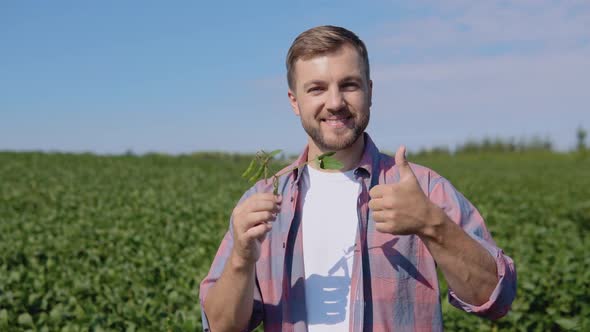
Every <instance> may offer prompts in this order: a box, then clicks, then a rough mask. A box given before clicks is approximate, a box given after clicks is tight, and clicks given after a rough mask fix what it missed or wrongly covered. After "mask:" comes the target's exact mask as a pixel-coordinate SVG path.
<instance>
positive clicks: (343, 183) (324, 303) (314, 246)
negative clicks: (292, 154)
mask: <svg viewBox="0 0 590 332" xmlns="http://www.w3.org/2000/svg"><path fill="white" fill-rule="evenodd" d="M308 168H309V167H306V168H305V169H304V170H303V179H302V180H303V182H302V188H301V189H302V190H301V202H300V203H301V204H303V205H302V230H303V256H304V257H303V261H304V267H305V301H306V308H307V321H308V331H309V332H318V331H322V332H325V331H345V330H348V317H349V300H350V282H351V279H350V271H351V270H352V257H353V253H354V248H355V245H354V243H355V237H356V231H357V225H358V215H357V199H358V193H359V188H360V185H359V183H358V182H356V181H355V179H354V174H353V171H349V172H344V173H327V172H322V171H318V170H315V169H313V168H311V169H308Z"/></svg>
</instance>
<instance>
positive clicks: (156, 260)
mask: <svg viewBox="0 0 590 332" xmlns="http://www.w3.org/2000/svg"><path fill="white" fill-rule="evenodd" d="M427 158H429V159H427ZM248 162H249V159H248V157H247V156H236V155H225V154H196V155H190V156H178V157H169V156H164V155H147V156H141V157H137V156H100V157H99V156H93V155H89V154H42V153H10V152H3V153H0V331H8V332H10V331H27V330H30V331H195V330H200V329H201V322H200V308H199V305H198V286H199V282H200V280H201V279H202V278H203V277H204V276H205V274H206V272H207V271H208V269H209V265H210V263H211V260H212V258H213V256H214V255H215V251H216V250H217V247H218V244H219V242H220V240H221V237H222V236H223V234H224V232H225V231H226V229H227V224H228V219H229V215H230V213H231V211H232V209H233V207H234V204H235V203H236V202H237V200H238V199H239V197H240V196H241V194H242V193H243V191H244V190H246V189H247V187H248V183H246V182H245V181H243V180H242V179H241V178H240V174H241V172H242V171H243V170H244V169H245V167H246V166H247V165H248ZM415 162H418V163H421V164H423V165H426V166H429V167H431V168H433V169H435V170H436V171H437V172H439V173H440V174H442V175H443V176H445V177H447V178H449V179H450V180H451V181H452V182H453V183H454V184H455V186H456V187H457V188H458V189H459V190H460V191H462V192H463V193H464V194H465V195H466V196H467V197H468V198H469V199H470V200H471V201H472V202H473V203H474V204H475V205H476V206H477V207H478V208H479V210H480V212H482V214H483V215H484V217H485V218H486V222H487V225H488V227H489V228H490V230H491V232H492V233H493V236H494V238H495V240H496V242H498V244H499V246H501V247H502V248H503V249H504V250H505V252H506V253H507V254H509V255H510V256H511V257H512V258H513V259H514V260H515V262H516V266H517V270H518V278H519V279H518V295H517V299H516V301H515V303H514V305H513V310H512V312H511V313H510V314H509V315H508V316H507V317H506V318H504V319H502V320H499V321H497V322H490V321H487V320H483V319H480V318H477V317H474V316H470V315H467V314H464V313H462V312H459V311H458V310H456V309H455V308H452V307H451V306H449V305H448V304H447V302H446V298H444V295H443V303H444V304H443V316H444V319H445V327H446V329H447V330H450V331H458V330H464V331H473V330H481V331H495V330H501V331H504V330H505V331H550V330H554V331H555V330H568V329H574V330H576V329H577V330H580V331H586V330H590V269H589V268H588V266H590V255H588V254H587V253H588V252H589V249H590V242H589V240H590V236H589V234H590V233H589V230H590V176H589V175H590V162H588V161H585V162H582V161H579V160H577V159H576V158H574V157H570V156H568V155H557V154H530V155H529V154H523V155H479V156H477V157H473V156H469V155H466V156H458V157H449V156H442V157H441V156H438V157H437V156H431V157H422V159H420V160H415ZM444 287H445V286H444V282H443V288H444Z"/></svg>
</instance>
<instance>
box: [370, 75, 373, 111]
mask: <svg viewBox="0 0 590 332" xmlns="http://www.w3.org/2000/svg"><path fill="white" fill-rule="evenodd" d="M371 106H373V80H369V107H371Z"/></svg>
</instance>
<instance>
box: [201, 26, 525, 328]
mask: <svg viewBox="0 0 590 332" xmlns="http://www.w3.org/2000/svg"><path fill="white" fill-rule="evenodd" d="M287 72H288V74H287V77H288V83H289V92H288V96H289V99H290V102H291V106H292V108H293V111H294V112H295V114H296V115H297V116H299V117H300V118H301V123H302V125H303V128H304V129H305V131H306V133H307V135H308V145H307V147H306V149H305V150H304V152H303V154H302V155H301V156H300V157H299V159H298V160H297V161H296V162H295V163H294V164H293V165H292V166H291V167H293V170H292V171H290V172H287V173H286V174H285V175H283V176H281V177H280V185H279V193H280V194H279V195H278V196H274V195H273V194H272V185H271V184H270V182H271V181H269V182H268V184H266V183H265V181H260V182H259V183H257V184H256V185H255V186H254V187H253V188H251V189H250V190H249V191H248V192H246V193H245V194H244V196H243V197H242V199H241V200H240V202H239V203H238V205H237V206H236V208H235V209H234V211H233V213H232V218H231V221H230V229H229V231H228V232H227V234H226V235H225V237H224V239H223V241H222V243H221V246H220V248H219V251H218V253H217V255H216V257H215V259H214V262H213V265H212V267H211V270H210V272H209V274H208V275H207V277H206V278H205V279H204V280H203V282H202V284H201V292H200V300H201V307H202V310H203V325H204V327H205V330H208V329H210V330H211V331H215V332H216V331H241V330H252V329H253V328H255V327H256V326H257V325H258V324H259V323H260V322H261V321H263V322H264V328H265V330H266V331H346V330H350V331H440V330H442V317H441V316H442V315H441V307H440V301H439V298H440V297H439V288H438V279H437V271H436V267H437V266H438V267H439V268H440V269H441V270H442V273H443V275H444V277H445V279H446V280H447V283H448V285H449V288H450V291H449V299H450V301H451V303H452V304H453V305H455V306H456V307H458V308H460V309H462V310H465V311H467V312H472V313H475V314H477V315H480V316H483V317H487V318H491V319H495V318H499V317H502V316H503V315H505V314H506V313H507V311H508V310H509V308H510V305H511V303H512V301H513V299H514V296H515V292H516V272H515V268H514V264H513V262H512V260H511V259H510V258H509V257H508V256H506V255H504V254H503V252H502V250H500V249H499V248H498V247H496V245H495V244H494V242H493V240H492V238H491V237H490V234H489V233H488V231H487V230H486V227H485V225H484V222H483V219H482V218H481V216H480V214H479V213H478V211H477V210H476V209H475V208H474V207H473V205H471V203H469V201H467V199H465V198H464V197H463V196H462V195H461V194H460V193H459V192H458V191H456V190H455V189H454V187H453V186H452V185H451V184H450V183H449V182H448V181H447V180H446V179H444V178H442V177H441V176H439V175H438V174H436V173H435V172H433V171H432V170H429V169H427V168H425V167H422V166H419V165H415V164H411V165H410V164H409V163H408V162H407V161H406V158H405V147H403V146H402V147H400V148H399V150H397V153H396V154H395V158H394V159H392V158H391V157H389V156H387V155H384V154H381V153H379V151H378V149H377V147H376V146H375V145H374V143H373V142H372V140H371V138H370V137H369V136H368V134H366V133H365V132H364V131H365V128H366V127H367V124H368V122H369V114H370V106H371V94H372V81H371V80H370V76H369V75H370V74H369V61H368V55H367V51H366V48H365V45H364V43H363V42H362V41H361V40H360V39H359V38H358V37H357V36H356V35H355V34H354V33H352V32H350V31H348V30H346V29H343V28H339V27H333V26H322V27H316V28H313V29H310V30H308V31H305V32H303V33H302V34H301V35H299V36H298V37H297V38H296V39H295V41H294V42H293V44H292V46H291V48H290V50H289V53H288V55H287ZM329 151H335V152H336V153H335V155H334V157H335V158H337V159H338V160H339V161H341V162H342V164H343V165H344V167H343V168H342V169H341V170H339V171H332V172H330V171H327V170H322V169H319V168H318V166H317V165H316V164H315V163H313V162H312V163H309V164H307V165H306V166H303V165H304V163H306V162H307V161H311V160H313V159H314V158H315V157H316V156H318V155H320V154H322V153H325V152H329ZM294 166H299V167H294Z"/></svg>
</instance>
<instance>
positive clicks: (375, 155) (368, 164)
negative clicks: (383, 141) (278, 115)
mask: <svg viewBox="0 0 590 332" xmlns="http://www.w3.org/2000/svg"><path fill="white" fill-rule="evenodd" d="M363 135H364V138H365V146H364V148H363V154H362V156H361V160H360V161H359V164H358V166H357V167H356V169H355V174H357V175H361V176H367V177H371V175H372V174H373V170H375V169H377V167H376V166H377V165H378V163H379V149H378V148H377V146H376V145H375V143H373V140H372V139H371V137H370V136H369V134H367V133H366V132H365V133H363ZM308 152H309V145H306V146H305V149H304V150H303V152H302V153H301V154H300V155H299V157H298V158H297V159H296V160H295V161H294V162H293V163H292V164H291V165H289V166H287V169H288V168H291V167H293V168H294V169H293V179H294V180H293V184H297V183H299V179H300V178H301V176H300V175H301V170H302V169H303V166H304V164H305V162H306V161H307V155H308Z"/></svg>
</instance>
